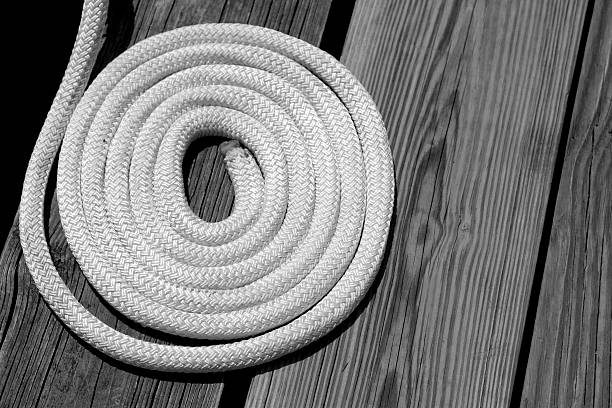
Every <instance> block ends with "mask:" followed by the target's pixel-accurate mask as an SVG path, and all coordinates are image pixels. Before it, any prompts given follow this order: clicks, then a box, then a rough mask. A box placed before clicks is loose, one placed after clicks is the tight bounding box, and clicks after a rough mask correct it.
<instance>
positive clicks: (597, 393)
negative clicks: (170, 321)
mask: <svg viewBox="0 0 612 408" xmlns="http://www.w3.org/2000/svg"><path fill="white" fill-rule="evenodd" d="M353 3H354V4H353ZM75 7H79V5H77V4H75ZM111 8H112V9H111V21H110V27H109V35H108V38H107V42H106V44H105V48H104V50H103V52H102V54H101V57H100V61H99V64H98V65H99V66H102V65H103V64H105V63H107V62H108V61H109V60H110V59H111V58H112V57H113V56H114V55H116V54H117V53H118V52H120V51H121V50H123V49H125V47H127V46H128V45H129V44H131V43H134V42H136V41H138V40H140V39H143V38H145V37H147V36H150V35H153V34H155V33H158V32H162V31H165V30H168V29H171V28H174V27H179V26H183V25H188V24H194V23H198V22H218V21H232V22H243V23H250V24H256V25H263V26H266V27H271V28H275V29H277V30H280V31H283V32H286V33H289V34H291V35H294V36H297V37H300V38H303V39H305V40H306V41H309V42H311V43H313V44H316V45H319V46H321V47H322V48H323V49H325V50H327V51H328V52H331V53H332V54H333V55H335V56H337V57H338V58H340V59H341V61H342V62H343V63H345V64H346V65H347V66H348V67H349V68H350V69H351V70H352V71H353V72H354V74H355V75H356V76H357V77H358V78H359V79H360V81H362V83H363V84H364V85H365V87H366V88H367V89H368V90H369V91H370V93H371V94H372V96H373V97H374V99H375V100H376V102H377V104H378V106H379V109H380V111H381V113H382V115H383V118H384V120H385V123H386V125H387V129H388V131H389V140H390V143H391V148H392V152H393V156H394V160H395V168H396V179H397V197H396V209H395V216H394V220H393V223H392V232H391V235H390V240H389V241H390V242H389V245H388V251H387V255H386V257H385V260H384V263H383V267H382V269H381V271H380V274H379V278H378V280H377V281H376V283H375V285H374V287H373V288H372V290H371V291H370V294H369V296H368V297H367V299H366V300H365V301H364V302H363V303H362V304H361V305H360V306H359V308H358V310H357V311H356V312H355V313H354V314H353V316H352V317H351V318H350V319H349V320H348V321H346V322H345V323H343V324H342V325H341V326H340V327H339V328H338V329H337V330H335V331H334V332H333V333H332V334H331V335H329V336H327V337H325V338H324V339H323V340H321V341H319V342H317V343H316V344H313V345H311V346H308V347H307V348H306V349H305V350H302V351H299V352H297V353H295V354H293V355H290V356H288V357H286V358H284V359H281V360H279V361H277V362H273V363H271V364H267V365H264V366H261V367H257V368H254V369H249V370H243V371H239V372H231V373H227V374H219V375H177V374H163V373H155V372H148V371H143V370H139V369H136V368H133V367H127V366H123V365H121V364H118V363H117V362H115V361H111V360H109V359H108V358H106V357H105V356H102V355H100V354H99V353H97V352H95V351H93V350H91V349H90V348H89V347H87V346H85V345H84V344H83V343H82V342H80V341H78V340H77V339H76V338H75V337H74V336H73V335H72V334H71V333H70V332H69V331H67V330H66V329H65V328H64V327H63V326H62V325H61V324H60V323H59V322H58V320H57V319H56V318H55V316H54V315H53V314H52V313H51V312H50V310H49V309H48V307H47V306H46V305H45V304H44V302H43V301H42V300H41V298H40V296H39V294H38V292H37V290H36V287H35V286H34V285H33V283H32V281H31V279H30V276H29V274H28V272H27V268H26V266H25V263H24V261H23V256H22V253H21V247H20V244H19V233H18V229H17V227H16V223H15V224H14V225H13V228H12V229H11V231H10V233H9V235H8V238H7V241H6V243H5V246H4V250H3V252H2V255H1V258H0V307H1V308H0V341H1V343H0V346H1V348H0V407H2V408H4V407H20V408H21V407H79V408H80V407H219V408H226V407H243V406H244V407H269V408H272V407H333V408H336V407H339V408H342V407H396V406H401V407H405V406H408V407H508V406H511V407H519V406H520V407H561V408H563V407H583V406H584V407H596V408H608V407H610V404H611V401H612V395H611V392H612V390H611V386H610V384H611V373H610V368H611V365H612V364H611V347H612V340H611V337H612V2H610V1H607V0H588V1H587V0H584V1H576V0H544V1H530V0H522V1H521V0H516V1H514V0H513V1H501V0H494V1H482V0H465V1H460V0H449V1H447V0H431V1H417V0H406V1H390V0H386V1H383V0H357V1H355V2H352V1H342V0H291V1H282V0H227V1H225V2H223V1H220V2H214V1H193V0H155V1H137V0H134V2H133V5H132V4H131V3H130V2H121V1H119V0H117V1H111ZM29 136H31V137H32V138H34V137H35V136H36V135H29ZM186 164H187V166H186V172H187V173H188V186H189V188H188V190H189V191H188V194H189V196H190V202H191V205H192V208H193V209H194V211H196V212H198V213H199V214H200V215H201V216H202V217H203V218H205V219H208V220H218V219H221V218H223V217H225V216H227V215H228V214H229V211H230V209H231V205H232V193H231V187H230V181H229V178H228V176H227V174H226V173H225V170H224V169H223V165H222V164H221V160H220V156H219V155H218V153H217V150H216V147H205V146H194V147H193V148H191V149H190V151H189V152H188V157H187V160H186ZM50 207H51V209H50V217H49V235H50V242H51V247H52V254H53V256H54V259H55V261H56V264H57V265H58V268H59V270H60V272H61V273H62V274H63V276H64V278H65V280H66V281H67V283H68V285H69V286H70V288H71V289H72V290H73V292H74V293H75V294H76V295H77V297H78V298H79V299H80V301H81V302H82V303H84V304H85V305H86V306H87V307H88V308H90V310H92V311H94V312H95V313H96V315H97V316H99V317H100V318H101V319H102V320H104V321H105V322H107V323H108V324H111V325H113V326H114V327H117V328H118V329H120V330H122V331H124V332H127V333H130V334H132V335H134V336H141V337H142V338H149V339H156V341H160V342H163V341H165V339H164V338H160V337H159V335H157V334H155V333H152V332H149V331H147V330H144V329H141V328H139V327H137V326H136V325H134V324H132V323H131V322H129V321H126V320H125V319H124V318H123V317H121V316H120V315H119V314H118V313H117V312H115V311H114V310H112V309H110V308H109V307H107V305H106V304H105V303H102V302H101V301H100V298H99V297H98V296H97V294H96V293H95V292H94V291H93V290H92V289H91V287H90V286H89V284H88V283H87V281H86V279H85V278H84V277H83V276H82V274H81V273H80V270H79V267H78V265H77V264H76V263H75V261H74V258H73V257H72V255H71V253H70V250H69V248H68V247H67V244H66V241H65V238H64V236H63V232H62V229H61V225H60V222H59V218H58V214H57V205H56V203H55V200H53V201H52V202H51V203H50Z"/></svg>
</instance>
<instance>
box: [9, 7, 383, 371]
mask: <svg viewBox="0 0 612 408" xmlns="http://www.w3.org/2000/svg"><path fill="white" fill-rule="evenodd" d="M105 19H106V4H105V1H103V0H87V1H86V2H85V6H84V8H83V14H82V17H81V25H80V28H79V33H78V36H77V39H76V42H75V45H74V48H73V52H72V55H71V58H70V61H69V64H68V67H67V69H66V73H65V75H64V78H63V81H62V83H61V85H60V88H59V90H58V93H57V95H56V97H55V99H54V101H53V104H52V107H51V109H50V111H49V114H48V116H47V119H46V121H45V123H44V126H43V128H42V131H41V134H40V136H39V139H38V141H37V143H36V146H35V148H34V152H33V154H32V157H31V159H30V163H29V166H28V170H27V174H26V178H25V182H24V187H23V194H22V199H21V206H20V233H21V241H22V246H23V250H24V254H25V258H26V261H27V264H28V267H29V270H30V273H31V274H32V277H33V280H34V282H35V284H36V286H37V287H38V288H39V290H40V293H41V294H42V296H43V297H44V299H45V300H46V302H47V303H48V304H49V306H50V307H51V308H52V309H53V311H54V312H55V313H56V314H57V316H58V317H59V318H60V319H61V320H62V321H63V322H64V323H65V324H66V325H67V326H68V327H69V328H70V329H71V330H73V331H74V332H75V333H76V334H77V335H78V336H79V337H80V338H82V339H83V340H85V341H86V342H87V343H89V344H90V345H92V346H93V347H95V348H97V349H99V350H101V351H102V352H104V353H106V354H108V355H110V356H112V357H113V358H116V359H118V360H121V361H124V362H126V363H128V364H133V365H136V366H141V367H145V368H149V369H157V370H167V371H198V372H205V371H220V370H228V369H235V368H241V367H245V366H251V365H255V364H259V363H263V362H266V361H269V360H272V359H275V358H277V357H280V356H282V355H284V354H287V353H289V352H291V351H294V350H296V349H298V348H300V347H302V346H304V345H306V344H308V343H309V342H311V341H313V340H315V339H317V338H320V337H321V336H323V335H325V334H326V333H328V332H329V331H330V330H332V329H333V328H334V327H335V326H337V325H338V324H339V323H340V322H341V321H342V320H343V319H344V318H346V317H347V316H348V314H349V313H350V312H351V311H352V310H353V309H354V307H355V306H356V304H357V303H358V302H359V301H360V300H361V299H362V298H363V296H364V295H365V293H366V291H367V289H368V288H369V286H370V285H371V283H372V281H373V279H374V276H375V274H376V272H377V269H378V267H379V264H380V260H381V257H382V254H383V251H384V247H385V242H386V238H387V234H388V230H389V223H390V218H391V213H392V209H393V194H394V180H393V168H392V162H391V155H390V151H389V146H388V142H387V138H386V133H385V130H384V127H383V124H382V121H381V119H380V115H379V113H378V111H377V109H376V107H375V105H374V103H373V102H372V100H371V98H370V97H369V95H368V94H367V92H366V91H365V90H364V88H363V87H362V86H361V85H360V84H359V82H358V81H357V80H356V79H355V78H354V77H353V76H352V75H351V74H350V73H349V72H348V71H347V69H346V68H345V67H344V66H342V65H341V64H340V63H339V62H338V61H336V60H335V59H334V58H333V57H331V56H329V55H328V54H326V53H325V52H323V51H321V50H319V49H317V48H316V47H314V46H312V45H309V44H307V43H305V42H303V41H301V40H298V39H295V38H292V37H290V36H287V35H284V34H281V33H278V32H276V31H273V30H269V29H265V28H261V27H254V26H247V25H241V24H204V25H197V26H191V27H184V28H180V29H176V30H173V31H170V32H166V33H163V34H160V35H157V36H154V37H151V38H148V39H146V40H144V41H142V42H140V43H138V44H136V45H135V46H133V47H132V48H130V49H128V50H127V51H125V52H124V53H123V54H122V55H120V56H119V57H118V58H117V59H115V60H114V61H113V62H111V63H110V64H109V65H108V66H107V67H106V68H105V69H104V70H103V71H102V72H101V73H100V74H99V75H98V76H97V78H96V79H95V80H94V81H93V82H92V84H91V85H90V86H89V88H88V89H87V91H84V89H85V85H86V83H87V80H88V77H89V75H90V71H91V67H92V64H93V62H94V60H95V56H96V54H97V51H98V47H99V44H100V43H101V37H102V35H103V29H104V22H105ZM209 135H223V136H225V137H227V138H228V139H232V141H230V142H225V143H224V144H222V146H221V150H222V152H223V153H224V160H225V164H226V167H227V169H228V172H229V174H230V177H231V179H232V183H233V185H234V191H235V204H234V208H233V210H232V214H231V215H230V216H229V217H228V218H227V219H225V220H223V221H221V222H218V223H208V222H204V221H203V220H201V219H200V218H198V217H197V216H196V215H195V214H194V213H193V212H192V211H191V210H190V208H189V206H188V204H187V201H186V199H185V192H184V187H183V177H182V172H181V163H182V159H183V156H184V153H185V150H186V148H187V146H188V145H189V144H190V143H191V142H192V141H193V140H194V139H196V138H199V137H206V136H209ZM60 145H61V151H60V157H59V167H58V176H57V179H58V180H57V196H58V202H59V208H60V216H61V219H62V225H63V228H64V230H65V234H66V237H67V239H68V242H69V244H70V247H71V249H72V252H73V253H74V255H75V257H76V259H77V261H78V263H79V265H80V266H81V269H82V271H83V273H84V274H85V276H86V277H87V279H88V280H89V282H90V283H91V284H92V285H93V286H94V288H95V289H96V290H97V291H98V292H99V293H100V295H101V296H103V297H104V299H106V300H107V301H108V303H109V304H111V305H112V306H113V307H114V308H115V309H117V310H118V311H119V312H121V313H122V314H123V315H125V316H127V317H128V318H130V319H132V320H134V321H136V322H138V323H140V324H142V325H144V326H148V327H152V328H154V329H158V330H162V331H164V332H167V333H172V334H177V335H181V336H186V337H192V338H201V339H215V340H231V341H226V342H221V343H219V344H213V345H209V346H199V347H187V346H177V345H162V344H155V343H151V342H147V341H143V340H139V339H136V338H132V337H130V336H128V335H126V334H123V333H120V332H118V331H116V330H115V329H113V328H111V327H109V326H108V325H106V324H104V323H103V322H101V321H100V320H98V318H96V317H95V316H94V315H93V314H92V313H91V312H89V311H88V310H87V309H86V308H85V307H84V306H83V305H81V304H80V303H79V301H78V300H77V299H76V298H75V297H74V295H73V294H72V293H71V292H70V290H69V289H68V287H67V286H66V284H65V283H64V282H63V280H62V279H61V277H60V276H59V274H58V272H57V270H56V269H55V266H54V264H53V262H52V260H51V256H50V254H49V249H48V244H47V242H46V238H45V230H44V221H43V205H44V192H45V187H46V184H47V182H48V178H49V172H50V170H51V166H52V163H53V160H54V158H55V157H56V155H57V152H58V151H59V150H60ZM255 158H256V159H255Z"/></svg>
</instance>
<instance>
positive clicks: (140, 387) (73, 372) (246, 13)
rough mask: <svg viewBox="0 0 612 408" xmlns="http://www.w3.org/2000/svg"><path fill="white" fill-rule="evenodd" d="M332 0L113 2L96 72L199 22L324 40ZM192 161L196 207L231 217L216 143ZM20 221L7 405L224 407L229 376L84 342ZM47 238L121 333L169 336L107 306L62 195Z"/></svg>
mask: <svg viewBox="0 0 612 408" xmlns="http://www.w3.org/2000/svg"><path fill="white" fill-rule="evenodd" d="M330 3H331V0H320V1H314V0H293V1H280V0H231V1H225V2H217V1H210V0H209V1H195V0H157V1H134V2H133V4H132V3H130V2H117V1H111V18H110V26H109V35H108V38H109V39H108V40H107V43H106V45H105V47H104V49H103V51H102V53H101V56H100V57H99V61H98V62H99V63H98V68H97V69H99V67H101V66H103V65H104V64H106V63H107V62H108V61H109V60H110V59H111V58H112V57H113V56H114V55H116V54H117V53H119V52H121V51H122V50H123V49H125V48H126V47H127V46H128V45H129V44H131V43H134V42H136V41H138V40H140V39H143V38H146V37H148V36H151V35H153V34H156V33H159V32H162V31H165V30H168V29H171V28H175V27H178V26H183V25H188V24H193V23H199V22H218V21H226V22H242V23H250V24H255V25H265V26H267V27H271V28H275V29H278V30H281V31H284V32H287V33H290V34H292V35H294V36H297V37H301V38H303V39H306V40H307V41H310V42H312V43H315V44H318V43H319V41H320V39H321V35H322V33H323V29H324V26H325V22H326V19H327V14H328V12H329V7H330ZM75 7H79V5H78V4H75ZM97 69H96V71H97ZM185 162H186V165H185V173H186V174H188V188H187V190H188V195H189V198H190V204H191V206H192V208H193V209H194V211H196V212H198V213H199V214H200V215H201V216H202V217H203V218H205V219H208V220H215V219H221V218H223V217H225V216H227V215H228V214H229V211H230V209H231V205H232V200H233V195H232V192H231V184H230V181H229V177H228V176H227V173H226V172H225V170H224V168H223V165H222V162H221V160H220V156H219V155H218V152H217V149H216V147H215V146H212V147H206V148H204V147H203V146H202V145H200V146H199V147H198V146H196V148H195V149H191V148H190V151H188V157H187V158H186V160H185ZM16 225H17V224H16V223H15V224H14V226H13V228H12V230H11V232H10V234H9V238H8V240H7V242H6V244H5V246H4V250H3V252H2V256H1V257H0V274H1V278H0V285H1V286H0V305H1V309H0V328H1V329H0V330H1V331H0V333H1V335H0V341H1V348H0V406H2V407H13V406H14V407H35V406H41V407H73V406H74V407H79V408H80V407H142V406H147V407H174V406H181V407H204V406H217V405H218V401H219V398H220V395H221V391H222V388H223V379H224V377H223V376H219V375H216V376H210V375H192V376H181V375H169V374H160V373H149V372H145V371H142V370H138V369H134V368H131V367H125V366H122V365H119V364H117V363H116V362H113V361H109V359H107V358H105V357H102V356H100V355H99V354H94V353H93V352H92V350H90V349H89V348H86V347H84V345H83V344H82V343H81V342H79V341H77V340H76V339H75V337H74V336H73V335H72V334H71V333H69V332H68V331H67V330H66V329H65V328H63V327H62V325H61V324H60V323H59V322H58V320H57V319H56V318H55V316H53V315H52V313H51V312H50V311H49V309H48V308H47V306H46V305H45V304H44V302H43V301H42V300H41V298H40V296H39V294H38V292H37V289H36V287H35V286H34V284H33V282H32V281H31V279H30V276H29V274H28V272H27V268H26V266H25V263H24V260H23V256H22V252H21V247H20V243H19V232H18V228H17V226H16ZM49 236H50V246H51V248H52V253H53V256H54V259H55V261H56V264H57V266H58V269H59V270H60V272H61V274H62V275H63V277H64V279H65V280H66V281H67V284H68V286H69V287H70V288H71V289H72V290H73V292H74V293H75V294H76V295H77V297H78V298H79V299H80V301H81V302H82V303H83V304H85V305H86V306H87V307H88V308H90V310H92V311H94V313H95V314H96V315H97V316H99V317H100V318H101V319H102V320H103V321H105V322H107V323H108V324H110V325H113V326H115V327H117V328H118V329H119V330H121V331H123V332H126V333H129V334H131V335H134V336H139V337H140V338H149V339H156V340H157V341H166V340H168V338H167V336H164V335H162V334H159V333H153V332H152V331H150V330H145V329H141V328H139V327H137V326H136V325H134V324H132V323H130V322H127V321H125V320H124V319H123V318H122V317H120V316H119V315H118V314H117V313H116V312H114V311H113V310H111V309H110V308H109V307H107V305H106V304H104V303H101V302H100V299H99V298H98V296H97V295H96V294H95V293H94V291H93V290H92V288H91V287H90V286H89V284H88V283H87V281H86V279H85V278H84V277H83V275H82V274H81V272H80V270H79V267H78V265H77V264H76V263H75V261H74V258H73V257H72V255H71V253H70V250H69V248H68V246H67V243H66V240H65V237H64V235H63V231H62V229H61V224H60V222H59V218H58V213H57V204H56V202H55V199H53V201H52V203H51V210H50V219H49Z"/></svg>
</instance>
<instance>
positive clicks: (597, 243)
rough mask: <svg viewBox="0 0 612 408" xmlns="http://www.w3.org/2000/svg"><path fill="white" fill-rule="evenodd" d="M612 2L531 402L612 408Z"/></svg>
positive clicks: (575, 152)
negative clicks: (611, 372)
mask: <svg viewBox="0 0 612 408" xmlns="http://www.w3.org/2000/svg"><path fill="white" fill-rule="evenodd" d="M611 21H612V3H611V2H609V1H606V0H597V1H595V5H594V12H593V17H592V21H591V24H590V29H589V33H588V37H587V39H588V40H587V41H588V42H587V45H586V48H585V57H584V60H583V63H582V70H581V75H580V81H579V83H578V90H577V97H576V102H575V108H574V111H573V117H572V122H571V125H570V132H569V138H568V142H567V149H566V152H565V160H564V162H563V170H562V173H561V181H560V187H559V193H558V198H557V203H556V208H555V214H554V218H553V226H552V230H551V237H550V245H549V247H548V255H547V257H546V266H545V268H544V275H543V278H542V285H541V292H540V297H539V304H538V310H537V317H536V321H535V328H534V332H533V333H534V335H533V338H532V342H531V352H530V355H529V362H528V365H527V373H526V376H525V383H524V388H523V396H522V403H521V406H523V407H576V406H580V407H602V408H603V407H609V406H610V403H611V401H612V398H611V395H610V392H611V387H610V383H611V381H612V379H611V378H610V366H611V364H612V362H611V357H610V351H611V347H612V340H611V336H612V182H611V180H612V26H611V25H610V22H611Z"/></svg>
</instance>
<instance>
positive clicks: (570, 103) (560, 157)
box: [509, 0, 595, 408]
mask: <svg viewBox="0 0 612 408" xmlns="http://www.w3.org/2000/svg"><path fill="white" fill-rule="evenodd" d="M594 3H595V0H589V3H588V5H587V8H586V11H585V16H584V23H583V26H582V32H581V34H580V42H579V43H578V52H577V53H576V63H575V65H574V72H573V73H572V78H571V82H570V89H569V93H568V95H567V102H566V104H565V113H564V115H563V124H562V126H561V135H560V137H559V146H558V148H557V156H556V157H555V163H554V167H553V173H552V180H551V184H550V192H549V194H548V203H547V205H546V211H545V213H544V223H543V225H542V236H541V238H540V245H539V247H538V255H537V259H536V265H535V271H534V275H533V282H532V284H531V292H530V294H529V303H528V306H527V312H526V314H525V323H524V326H523V337H522V339H521V347H520V349H519V354H518V359H517V366H516V371H515V375H514V382H513V384H512V392H511V395H510V405H509V406H510V407H512V408H514V407H520V405H521V398H522V395H523V389H524V386H525V376H526V374H527V366H528V363H529V354H530V352H531V343H532V339H533V331H534V329H535V323H536V317H537V314H538V303H539V299H540V291H541V289H542V279H543V277H544V269H545V267H546V257H547V255H548V246H549V244H550V235H551V231H552V227H553V221H554V215H555V207H556V204H557V197H558V194H559V185H560V183H561V174H562V172H563V162H564V160H565V151H566V149H567V141H568V139H569V133H570V129H571V124H572V115H573V113H574V104H575V102H576V94H577V92H578V83H579V82H580V74H581V71H582V65H583V60H584V53H585V50H586V44H587V39H588V35H589V29H590V26H591V19H592V16H593V7H594Z"/></svg>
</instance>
